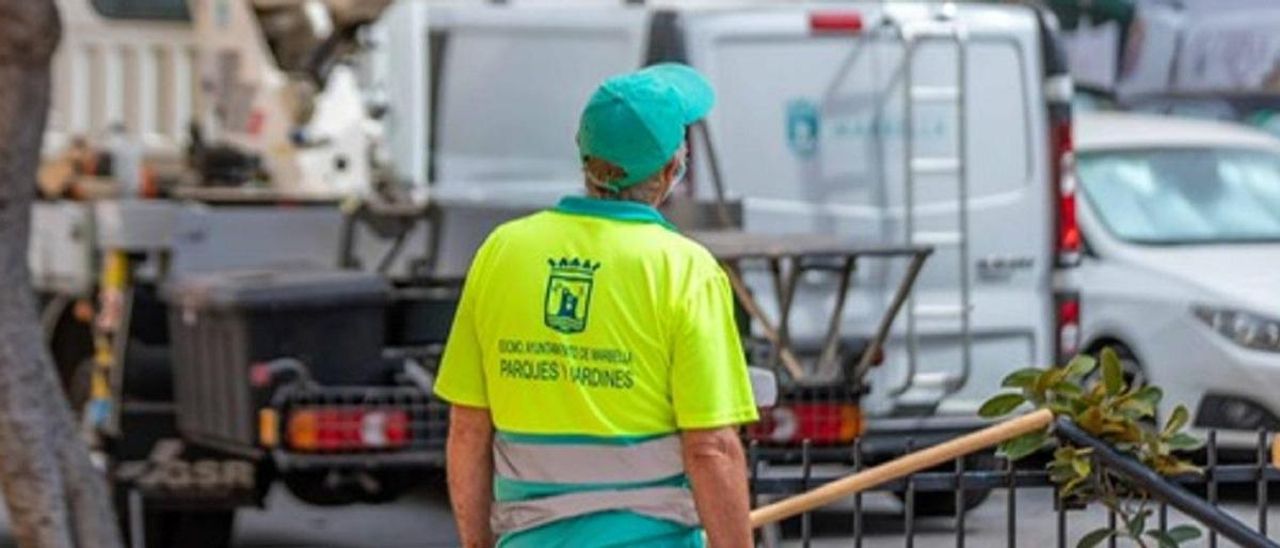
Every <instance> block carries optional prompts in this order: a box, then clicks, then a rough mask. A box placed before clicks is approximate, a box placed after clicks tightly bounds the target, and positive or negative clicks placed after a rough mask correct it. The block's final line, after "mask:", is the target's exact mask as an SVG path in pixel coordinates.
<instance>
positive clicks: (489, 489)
mask: <svg viewBox="0 0 1280 548" xmlns="http://www.w3.org/2000/svg"><path fill="white" fill-rule="evenodd" d="M713 102H714V93H713V91H712V88H711V86H710V84H708V83H707V81H706V80H705V79H704V78H703V77H702V76H701V75H700V74H698V73H697V72H696V71H694V70H693V69H692V68H689V67H687V66H684V65H679V64H661V65H655V66H652V67H649V68H645V69H643V70H640V71H637V72H633V73H629V74H624V75H620V76H615V77H613V78H610V79H608V80H606V81H605V82H604V83H603V84H602V85H601V86H600V87H599V88H598V89H597V90H596V91H595V93H594V94H593V95H592V96H591V98H590V100H589V101H588V103H587V105H586V108H585V109H584V111H583V113H582V116H581V120H580V123H579V128H578V134H577V143H578V148H579V151H580V152H581V159H582V166H583V173H584V179H585V184H586V185H585V186H586V196H585V197H584V196H571V197H566V198H563V199H562V200H561V201H560V202H559V205H557V206H556V207H555V208H554V209H551V210H548V211H543V212H540V213H535V214H533V215H530V216H528V217H524V218H521V219H517V220H515V221H512V222H509V223H507V224H504V225H502V226H500V227H498V228H497V229H496V230H494V231H493V233H492V234H490V235H489V237H488V239H487V240H486V241H485V242H484V244H483V245H482V246H481V247H480V249H479V250H478V251H477V253H476V257H475V260H474V262H473V263H472V265H471V270H470V272H469V273H468V274H467V279H466V285H465V288H464V289H463V292H462V297H461V301H460V303H459V307H458V312H457V315H456V317H455V319H454V323H453V328H452V331H451V333H450V334H449V339H448V342H447V344H446V346H445V351H444V356H443V358H442V362H441V368H440V374H439V379H438V380H437V382H436V385H435V392H436V394H437V395H438V396H440V397H441V398H442V399H444V400H446V401H448V402H449V403H450V404H451V410H450V413H451V415H450V421H449V422H450V424H449V437H448V448H447V458H448V465H447V466H448V480H449V492H450V495H451V498H452V504H453V510H454V515H455V519H456V521H457V523H458V532H459V534H460V536H461V541H462V545H464V546H467V547H474V546H490V545H492V543H494V542H495V541H496V542H497V545H498V546H502V547H525V546H536V547H539V548H547V547H556V546H573V547H582V546H587V547H590V546H644V547H667V546H671V547H677V546H678V547H686V546H704V545H706V544H707V543H709V544H710V545H711V546H713V547H734V548H738V547H743V546H750V545H751V544H752V537H751V531H750V527H749V525H748V515H747V514H748V511H749V506H748V496H747V485H746V466H745V462H744V459H743V455H742V446H741V442H740V441H739V439H738V436H737V428H736V427H737V425H740V424H743V423H747V422H751V421H754V420H756V418H757V410H756V406H755V402H754V400H753V397H752V391H751V385H750V380H749V376H748V373H747V368H746V364H745V359H744V354H743V350H742V344H741V341H740V340H739V338H738V331H737V326H736V323H735V321H734V314H733V301H732V296H731V293H730V288H729V284H728V279H727V277H726V276H725V273H724V271H723V270H721V269H720V267H719V264H718V263H717V262H716V260H715V259H714V258H713V257H712V256H711V254H710V253H708V252H707V251H706V250H705V249H704V248H702V247H701V246H700V245H698V244H696V243H694V242H693V241H692V240H689V239H687V238H685V237H683V236H681V235H680V234H679V233H678V232H677V231H676V229H675V227H673V226H672V225H671V224H670V223H669V222H667V220H666V219H665V218H663V215H662V214H661V213H660V212H659V211H658V210H657V209H655V206H657V205H658V204H660V203H661V202H662V201H663V200H664V199H665V198H666V197H667V196H668V195H669V194H670V193H671V190H672V189H673V188H675V186H676V185H677V184H678V183H679V182H680V180H681V178H682V177H683V176H684V174H685V168H686V163H687V161H688V146H687V144H686V143H685V136H686V133H687V128H688V126H689V125H690V124H692V123H694V122H697V121H698V120H700V119H702V118H703V117H704V116H706V114H707V112H708V111H709V110H710V109H711V107H712V104H713ZM704 532H705V536H706V538H705V539H704V538H703V534H704Z"/></svg>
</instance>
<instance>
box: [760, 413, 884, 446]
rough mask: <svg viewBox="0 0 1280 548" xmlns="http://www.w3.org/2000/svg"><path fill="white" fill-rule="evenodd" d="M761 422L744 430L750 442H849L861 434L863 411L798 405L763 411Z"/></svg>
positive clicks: (826, 443) (822, 443)
mask: <svg viewBox="0 0 1280 548" xmlns="http://www.w3.org/2000/svg"><path fill="white" fill-rule="evenodd" d="M761 411H762V416H761V418H760V422H758V423H756V424H753V425H751V426H750V427H748V428H747V436H748V437H750V438H751V439H753V440H759V441H761V442H763V443H772V444H790V443H800V442H802V441H804V440H809V441H810V442H811V443H814V444H817V445H834V444H842V443H849V442H852V441H853V440H854V439H856V438H857V437H858V436H860V435H862V431H863V419H862V410H861V409H859V408H858V406H856V405H848V404H815V403H797V404H788V405H780V406H777V407H773V408H770V409H762V410H761Z"/></svg>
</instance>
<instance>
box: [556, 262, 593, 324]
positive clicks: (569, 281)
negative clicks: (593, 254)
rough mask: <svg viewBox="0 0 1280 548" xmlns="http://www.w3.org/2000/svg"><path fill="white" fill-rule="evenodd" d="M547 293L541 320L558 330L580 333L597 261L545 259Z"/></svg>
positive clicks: (587, 309) (585, 317)
mask: <svg viewBox="0 0 1280 548" xmlns="http://www.w3.org/2000/svg"><path fill="white" fill-rule="evenodd" d="M547 264H548V265H550V266H551V273H550V275H548V276H547V294H546V297H545V298H544V300H543V306H542V308H543V316H542V321H543V323H545V324H546V325H547V327H550V328H551V329H554V330H556V331H559V332H561V333H570V334H571V333H581V332H582V330H584V329H586V328H587V317H588V313H589V312H590V307H591V284H592V279H593V277H594V276H595V273H596V270H597V269H599V268H600V263H598V262H595V263H593V262H591V261H590V260H583V259H578V258H573V259H568V258H561V259H558V260H557V259H547Z"/></svg>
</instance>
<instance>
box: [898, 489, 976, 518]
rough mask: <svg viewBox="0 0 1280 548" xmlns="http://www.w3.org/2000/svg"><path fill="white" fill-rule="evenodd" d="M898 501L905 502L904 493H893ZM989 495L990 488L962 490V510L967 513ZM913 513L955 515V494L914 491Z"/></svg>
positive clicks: (927, 515)
mask: <svg viewBox="0 0 1280 548" xmlns="http://www.w3.org/2000/svg"><path fill="white" fill-rule="evenodd" d="M894 496H896V497H898V500H899V501H902V503H903V504H906V502H907V501H906V494H905V493H894ZM989 496H991V490H990V489H978V490H965V492H964V511H965V513H968V512H969V511H970V510H973V509H974V508H977V507H978V506H979V505H981V504H982V503H983V502H986V500H987V497H989ZM915 515H916V517H921V518H932V517H947V516H954V515H956V496H955V493H953V492H951V491H933V492H929V493H921V492H916V494H915Z"/></svg>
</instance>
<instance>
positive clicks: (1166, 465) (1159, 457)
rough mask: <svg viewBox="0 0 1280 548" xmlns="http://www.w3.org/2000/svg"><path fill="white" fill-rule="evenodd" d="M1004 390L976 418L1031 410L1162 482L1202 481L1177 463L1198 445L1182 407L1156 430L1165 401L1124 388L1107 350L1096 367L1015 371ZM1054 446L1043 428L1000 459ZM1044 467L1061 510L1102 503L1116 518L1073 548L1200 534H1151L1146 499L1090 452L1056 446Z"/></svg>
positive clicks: (1171, 541) (1164, 542)
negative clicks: (1066, 423) (1064, 421)
mask: <svg viewBox="0 0 1280 548" xmlns="http://www.w3.org/2000/svg"><path fill="white" fill-rule="evenodd" d="M1001 386H1002V387H1003V388H1006V389H1011V390H1009V391H1006V392H1003V393H1000V394H997V395H995V396H993V397H992V398H991V399H989V400H987V401H986V403H984V404H983V405H982V407H981V408H980V410H979V414H980V415H982V416H983V417H987V418H996V417H1002V416H1005V415H1008V414H1009V413H1012V412H1013V411H1014V410H1016V409H1018V408H1020V407H1022V406H1024V405H1026V404H1030V405H1031V406H1033V407H1035V408H1037V409H1049V410H1051V411H1053V413H1054V415H1056V416H1060V417H1068V418H1070V419H1071V420H1072V421H1073V422H1074V423H1075V424H1076V425H1078V426H1079V427H1080V428H1081V429H1082V430H1084V431H1085V432H1088V433H1089V434H1090V435H1092V436H1094V437H1096V438H1099V439H1101V440H1103V441H1106V442H1107V443H1109V444H1111V445H1112V446H1113V447H1115V448H1116V449H1117V450H1118V451H1120V452H1122V453H1126V454H1129V455H1131V456H1132V457H1134V458H1135V459H1137V460H1138V461H1139V462H1141V463H1142V464H1144V465H1146V466H1148V467H1150V468H1151V469H1153V470H1155V471H1157V472H1159V473H1160V474H1162V475H1165V476H1178V475H1182V474H1196V473H1200V469H1199V468H1197V467H1196V466H1195V465H1193V464H1192V463H1191V462H1189V461H1187V460H1186V459H1184V458H1182V457H1180V456H1178V455H1177V453H1178V452H1180V451H1187V450H1193V449H1198V448H1199V447H1200V446H1201V443H1200V441H1199V440H1198V439H1196V438H1195V437H1194V436H1192V435H1190V434H1187V433H1185V432H1183V428H1184V427H1186V425H1187V422H1188V419H1189V418H1190V413H1189V412H1188V411H1187V408H1186V406H1183V405H1178V406H1176V407H1175V408H1174V409H1173V411H1172V412H1171V413H1170V414H1169V417H1168V418H1167V419H1166V420H1165V423H1164V425H1163V426H1161V425H1159V424H1158V423H1157V422H1156V409H1157V407H1158V406H1159V404H1160V400H1161V398H1162V397H1163V396H1164V393H1163V392H1162V391H1161V390H1160V388H1159V387H1156V386H1146V385H1142V384H1140V383H1133V384H1130V383H1129V382H1128V381H1126V380H1125V378H1124V368H1123V367H1122V365H1121V363H1120V358H1119V356H1118V355H1116V353H1115V351H1114V350H1112V349H1110V348H1105V349H1103V350H1102V352H1101V353H1100V359H1095V358H1094V357H1092V356H1087V355H1081V356H1076V357H1075V359H1073V360H1071V362H1070V363H1068V364H1067V365H1065V366H1061V367H1051V368H1048V369H1039V368H1027V369H1020V370H1018V371H1014V372H1013V373H1010V374H1009V375H1008V376H1006V377H1005V378H1004V380H1003V381H1002V382H1001ZM1051 439H1052V438H1051V436H1050V428H1046V429H1045V430H1043V431H1039V432H1032V433H1030V434H1026V435H1024V436H1021V437H1018V438H1014V439H1012V440H1009V441H1006V442H1004V443H1002V444H1000V447H999V449H998V451H999V453H1000V454H1002V455H1003V456H1005V457H1006V458H1008V459H1010V460H1014V461H1016V460H1019V459H1022V458H1025V457H1027V456H1029V455H1031V454H1033V453H1035V452H1037V451H1040V450H1041V449H1043V448H1045V447H1046V446H1047V445H1048V444H1049V443H1050V440H1051ZM1047 466H1048V470H1049V478H1050V480H1051V481H1053V482H1054V484H1056V485H1057V486H1058V493H1059V496H1061V497H1062V498H1063V499H1064V500H1063V502H1064V503H1066V504H1069V505H1087V504H1090V503H1100V504H1102V505H1104V506H1106V507H1107V508H1109V509H1111V510H1113V511H1115V512H1116V515H1117V517H1118V518H1119V519H1118V524H1117V527H1115V528H1114V529H1112V528H1108V527H1104V528H1101V529H1097V530H1094V531H1092V532H1090V533H1088V534H1086V535H1085V536H1084V537H1082V538H1081V539H1080V541H1079V544H1078V546H1080V547H1081V548H1087V547H1091V546H1096V545H1098V544H1100V543H1101V542H1103V541H1105V540H1107V539H1109V538H1112V537H1116V538H1125V539H1129V540H1131V541H1133V542H1134V543H1135V544H1137V545H1139V546H1143V547H1148V546H1160V547H1162V548H1165V547H1170V546H1178V545H1179V544H1181V543H1183V542H1186V541H1188V540H1192V539H1195V538H1198V537H1199V536H1200V531H1199V529H1196V528H1195V527H1192V526H1182V527H1175V528H1173V529H1170V530H1168V531H1160V530H1158V529H1149V528H1148V527H1147V525H1148V523H1147V521H1148V520H1147V518H1149V517H1150V516H1151V514H1152V512H1153V510H1152V508H1151V504H1150V502H1151V501H1150V497H1149V495H1148V494H1147V493H1145V492H1143V491H1142V490H1141V489H1140V488H1139V487H1138V486H1136V485H1133V484H1132V483H1130V482H1128V481H1126V480H1125V479H1124V478H1123V477H1121V476H1118V475H1116V474H1114V473H1113V472H1110V471H1108V470H1105V469H1103V468H1102V467H1100V466H1098V465H1097V463H1096V462H1095V460H1094V458H1093V454H1092V449H1091V448H1088V447H1076V446H1074V445H1072V444H1070V443H1067V442H1059V443H1058V445H1057V447H1056V448H1055V449H1054V451H1053V459H1052V460H1050V461H1049V464H1048V465H1047Z"/></svg>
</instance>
